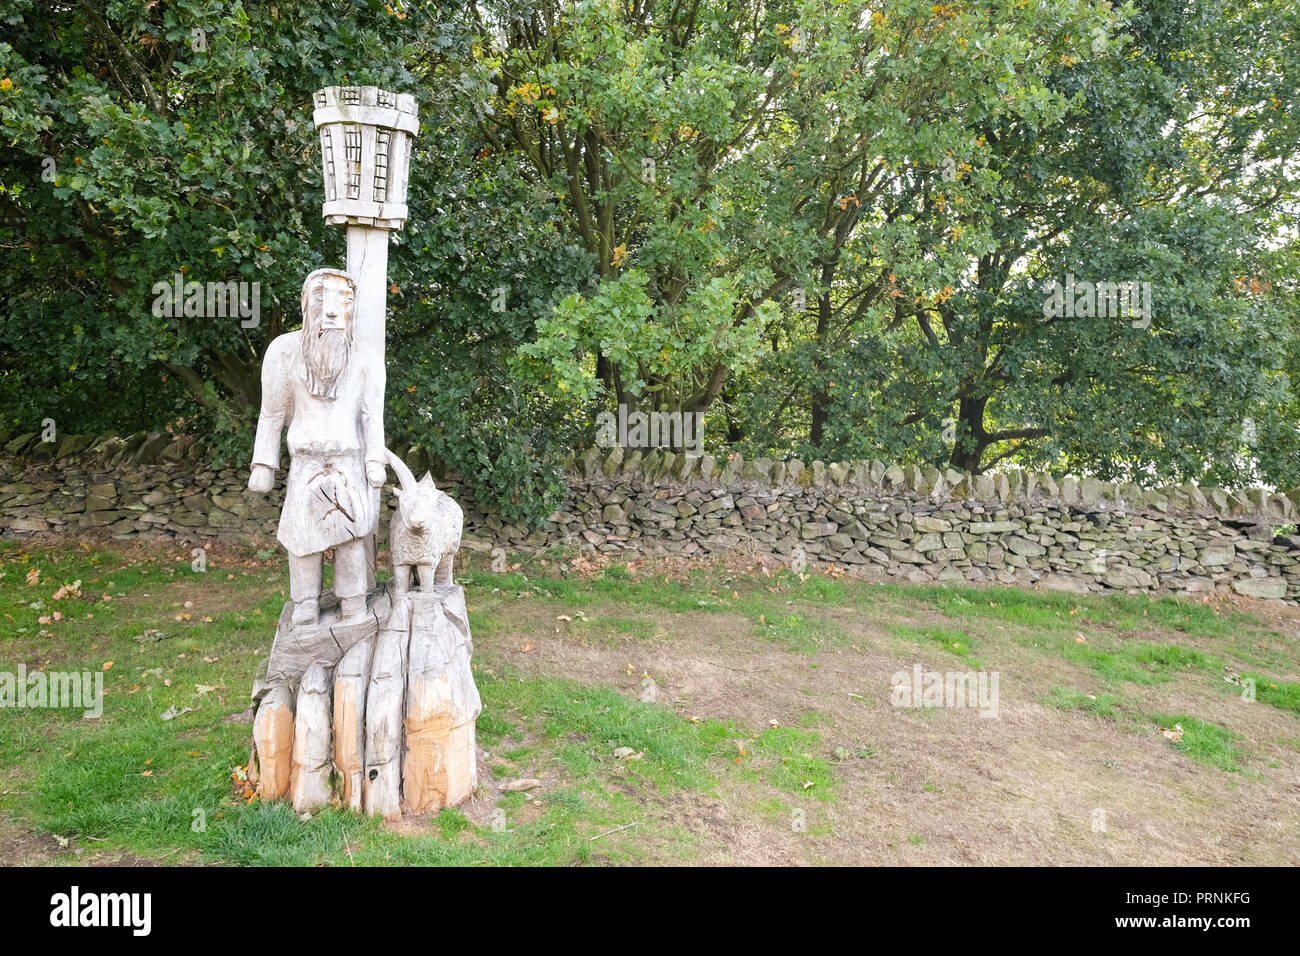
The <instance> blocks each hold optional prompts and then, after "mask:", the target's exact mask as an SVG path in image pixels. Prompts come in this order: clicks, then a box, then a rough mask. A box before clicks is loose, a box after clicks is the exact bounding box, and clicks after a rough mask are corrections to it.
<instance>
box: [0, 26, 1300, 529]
mask: <svg viewBox="0 0 1300 956" xmlns="http://www.w3.org/2000/svg"><path fill="white" fill-rule="evenodd" d="M0 22H3V23H4V24H5V33H4V40H3V41H0V137H3V140H4V143H5V145H6V147H7V149H6V151H5V153H4V155H3V157H0V248H3V249H4V255H3V258H2V259H0V302H2V303H3V305H0V399H3V407H4V413H3V418H0V430H6V431H7V430H11V429H19V430H23V431H31V430H34V429H35V428H37V427H38V426H39V422H40V421H41V419H43V418H45V417H53V418H54V419H55V420H56V422H57V423H58V426H59V428H60V430H61V431H62V432H63V433H69V432H76V431H98V430H101V429H108V428H116V429H119V430H135V429H139V428H145V427H148V428H153V427H159V426H162V425H164V424H166V423H173V424H174V426H175V427H182V428H192V429H195V430H198V431H201V432H202V433H204V435H205V437H206V438H208V440H209V443H210V444H211V445H212V446H213V447H214V448H215V449H216V450H217V451H218V452H219V453H220V454H221V456H222V457H223V458H224V459H225V460H231V461H242V460H243V459H244V458H245V457H246V455H247V450H248V447H249V444H250V441H251V431H252V424H253V422H254V420H255V416H256V407H257V401H258V391H259V381H258V374H257V373H258V368H259V365H260V361H261V356H262V355H263V353H264V352H265V349H266V346H267V344H268V342H269V341H270V339H271V338H273V337H274V336H275V335H277V334H280V333H281V332H284V331H287V330H289V329H292V328H293V327H295V326H296V324H297V322H298V321H299V316H298V294H299V289H300V284H301V281H302V278H303V277H304V276H305V275H306V274H307V273H308V272H310V271H311V270H312V269H314V268H316V267H318V266H320V265H322V264H340V263H341V262H342V260H343V258H344V254H343V253H344V250H343V242H342V236H341V233H340V231H339V230H337V229H332V228H326V227H325V226H324V224H323V222H322V221H321V219H320V217H319V216H318V215H317V210H318V203H319V202H320V200H321V179H320V165H319V156H318V150H319V146H318V143H317V141H316V135H315V132H314V130H313V128H312V126H311V124H310V122H309V113H308V109H309V104H310V97H311V94H312V93H313V91H314V90H316V89H317V88H319V87H320V86H323V85H326V84H333V83H377V84H380V85H382V86H385V87H387V88H390V89H395V90H400V91H406V92H411V93H414V94H415V95H416V97H417V100H418V101H419V104H420V110H421V129H420V133H419V135H418V136H417V137H416V140H415V154H414V156H413V158H412V165H411V172H410V181H411V190H410V197H409V203H410V209H411V212H410V218H409V221H408V226H407V228H406V230H405V231H404V232H403V233H401V234H400V235H399V236H398V237H397V238H396V239H395V240H394V244H393V246H392V248H391V253H390V274H389V278H390V280H391V282H392V283H393V287H394V288H393V290H392V291H391V292H390V295H389V304H390V306H391V308H390V314H389V321H388V328H389V343H388V356H389V383H390V388H389V397H388V408H387V418H386V424H387V429H388V433H389V436H390V444H392V445H395V446H396V445H401V446H402V447H406V446H408V445H412V444H415V445H420V446H423V447H424V448H426V449H427V450H428V451H429V452H430V453H431V454H432V455H433V456H434V458H435V459H437V461H438V462H439V465H440V467H442V468H447V469H451V470H454V471H457V472H459V473H460V474H462V475H463V476H464V477H465V478H466V479H467V480H468V481H469V483H470V485H471V486H472V488H473V489H474V491H475V493H476V495H477V496H478V497H479V498H480V499H482V503H484V504H487V505H493V506H496V507H499V508H501V509H502V510H504V511H505V512H506V514H507V515H508V516H509V517H511V518H527V519H530V520H536V519H539V518H541V517H544V516H545V514H546V513H547V512H548V511H549V509H550V508H551V507H552V506H553V505H554V504H555V503H556V501H557V499H558V497H559V495H560V492H561V486H560V483H559V476H558V473H557V470H556V468H557V462H558V459H559V452H560V451H561V450H565V449H568V448H572V447H574V446H580V445H582V444H584V443H586V442H589V441H590V440H591V439H592V438H593V437H594V436H593V433H594V430H595V416H596V414H597V413H598V412H599V411H601V410H602V409H605V408H607V407H609V406H610V405H612V404H613V403H616V402H624V403H627V404H628V405H629V406H631V407H634V408H635V407H641V408H655V409H666V410H673V411H675V410H682V411H700V412H705V413H706V423H707V430H706V437H705V441H706V444H708V445H711V446H713V447H712V448H711V450H713V451H715V452H720V451H721V450H722V449H721V448H720V447H718V446H721V445H723V444H726V445H728V446H732V447H735V448H737V449H738V450H740V451H742V452H744V453H745V454H747V455H754V454H759V453H762V454H767V455H776V456H782V455H787V454H791V453H797V454H800V455H802V456H804V457H805V458H822V459H823V460H829V459H831V458H832V457H875V458H882V459H888V460H895V461H902V462H916V463H921V462H927V463H933V464H938V465H947V464H950V465H953V466H954V467H958V468H965V469H970V470H973V471H975V470H986V469H988V468H990V467H993V466H996V465H997V464H998V463H999V462H1002V461H1011V462H1015V463H1017V464H1020V465H1026V466H1036V467H1051V468H1053V469H1058V470H1074V471H1079V472H1089V473H1092V474H1096V475H1098V476H1100V477H1104V478H1112V477H1114V478H1125V479H1128V478H1132V479H1136V480H1141V481H1153V482H1158V481H1164V480H1169V479H1185V478H1192V479H1198V480H1206V481H1214V482H1223V483H1230V484H1238V483H1245V482H1249V481H1255V480H1262V481H1265V482H1268V483H1272V484H1276V485H1283V486H1292V485H1295V484H1297V483H1300V430H1298V429H1297V427H1296V422H1297V420H1300V322H1298V321H1297V300H1298V295H1297V291H1298V290H1297V285H1296V282H1295V279H1294V276H1295V274H1296V270H1297V265H1300V245H1298V242H1300V240H1298V238H1297V235H1296V232H1295V229H1294V223H1295V221H1296V219H1297V216H1298V214H1300V202H1297V199H1298V194H1297V189H1300V175H1297V173H1298V172H1300V171H1298V170H1297V169H1296V156H1297V155H1300V150H1298V149H1297V146H1298V145H1300V77H1298V75H1297V72H1296V71H1295V70H1294V69H1292V65H1293V64H1294V63H1295V62H1296V60H1297V59H1300V30H1297V29H1296V27H1297V12H1296V10H1295V6H1294V4H1293V3H1291V2H1290V0H1247V2H1243V3H1232V4H1229V3H1225V2H1223V0H1192V2H1191V3H1184V2H1182V0H1135V2H1130V3H1125V4H1123V5H1109V4H1095V3H1092V2H1090V0H1048V2H1037V0H1035V2H1032V3H1026V2H1024V0H994V2H992V3H988V4H985V5H983V6H980V7H978V8H977V7H966V6H962V5H959V4H933V3H931V2H928V0H901V2H898V3H892V4H890V5H889V7H888V9H881V10H877V11H869V10H865V9H864V8H862V6H861V5H855V4H849V3H834V4H812V3H805V2H801V0H778V2H775V3H769V2H764V3H758V2H757V0H740V2H739V3H732V4H727V5H716V4H630V5H628V4H609V3H605V2H595V0H588V2H579V3H568V2H561V0H529V2H527V3H520V2H517V0H489V2H485V3H480V4H475V5H471V6H468V7H467V6H465V5H463V4H452V3H449V2H443V0H419V2H412V3H407V4H401V5H387V4H383V3H381V2H379V0H367V2H364V3H362V2H351V3H346V4H330V5H324V6H321V5H320V4H314V3H307V2H305V0H277V2H276V3H269V2H264V0H241V2H236V3H233V4H222V3H217V2H215V0H175V2H168V3H166V4H153V5H148V4H128V3H125V2H121V0H113V2H109V3H107V4H102V5H93V4H83V5H79V6H78V7H77V15H76V16H72V15H70V14H69V13H68V12H67V11H64V10H63V9H62V8H58V7H51V6H50V5H48V4H42V3H38V2H36V0H0ZM196 31H201V32H196ZM177 274H182V275H183V276H184V277H185V279H186V280H187V281H245V282H256V283H258V284H259V288H260V305H261V315H260V321H259V323H258V324H257V325H255V326H250V327H243V326H242V325H241V323H240V321H239V320H238V319H237V318H233V317H230V318H225V319H222V318H197V317H183V316H182V317H167V316H158V315H155V314H154V310H153V309H152V308H151V306H152V304H153V301H154V299H155V296H156V293H155V291H154V289H155V285H156V284H158V283H160V282H161V283H166V282H169V281H171V280H172V279H173V278H174V277H175V276H176V275H177ZM1067 275H1071V276H1074V277H1076V278H1077V279H1079V280H1081V281H1093V282H1097V281H1104V282H1121V281H1129V280H1133V281H1140V282H1146V283H1149V284H1150V288H1151V299H1152V310H1151V316H1150V321H1149V323H1148V322H1146V321H1145V319H1143V320H1142V321H1138V322H1134V321H1133V317H1132V316H1106V317H1100V316H1096V315H1075V316H1069V315H1062V316H1056V315H1052V314H1045V312H1044V300H1045V298H1046V292H1045V285H1046V283H1047V282H1048V281H1049V280H1057V281H1061V280H1064V278H1065V277H1066V276H1067Z"/></svg>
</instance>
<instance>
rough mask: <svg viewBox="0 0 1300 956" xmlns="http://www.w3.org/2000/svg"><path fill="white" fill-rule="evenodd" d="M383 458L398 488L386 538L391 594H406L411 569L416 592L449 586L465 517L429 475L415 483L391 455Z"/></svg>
mask: <svg viewBox="0 0 1300 956" xmlns="http://www.w3.org/2000/svg"><path fill="white" fill-rule="evenodd" d="M387 455H388V463H389V465H391V466H392V469H393V471H394V472H395V473H396V474H397V478H398V481H399V482H400V484H401V486H402V487H401V488H400V489H399V490H397V491H394V492H393V494H394V495H395V496H396V497H397V498H398V500H399V501H400V502H401V504H400V505H399V507H398V509H397V512H396V513H395V514H394V515H393V519H392V524H391V525H390V530H389V535H388V547H389V551H390V553H391V554H392V559H393V593H394V594H395V595H398V596H400V595H402V594H405V593H406V591H407V588H408V586H409V584H410V578H411V570H412V569H416V574H417V575H418V576H419V579H420V590H422V591H427V590H428V589H429V588H431V587H432V586H433V585H434V584H435V583H438V584H450V583H451V581H452V560H453V558H454V557H455V555H456V552H457V551H458V550H460V537H461V532H462V530H463V528H464V524H465V515H464V513H463V512H462V511H461V508H460V505H458V504H456V502H455V501H454V500H453V499H452V497H451V496H450V495H448V494H446V493H445V492H442V491H439V490H438V489H437V487H435V486H434V483H433V476H432V475H430V474H429V473H428V472H425V475H424V477H423V478H421V479H420V480H419V481H418V482H417V481H416V480H415V475H414V474H413V473H412V472H411V469H410V468H408V467H407V466H406V463H405V462H403V461H402V460H401V459H400V458H398V457H397V456H396V455H394V454H393V453H392V452H391V451H389V452H387ZM435 579H436V581H435Z"/></svg>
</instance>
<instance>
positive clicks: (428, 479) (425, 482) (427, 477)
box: [420, 471, 433, 488]
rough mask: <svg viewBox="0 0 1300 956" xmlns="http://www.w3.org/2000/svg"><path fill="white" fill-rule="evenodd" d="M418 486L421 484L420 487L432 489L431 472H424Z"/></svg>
mask: <svg viewBox="0 0 1300 956" xmlns="http://www.w3.org/2000/svg"><path fill="white" fill-rule="evenodd" d="M420 484H422V485H428V486H429V487H430V488H432V487H433V473H432V472H428V471H426V472H425V473H424V477H423V478H421V479H420Z"/></svg>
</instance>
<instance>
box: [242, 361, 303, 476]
mask: <svg viewBox="0 0 1300 956" xmlns="http://www.w3.org/2000/svg"><path fill="white" fill-rule="evenodd" d="M276 346H277V343H276V342H273V343H271V348H270V349H268V350H267V353H266V358H265V359H264V360H263V361H262V410H261V414H259V415H258V417H257V438H256V439H255V440H254V442H253V470H252V473H251V474H250V475H249V476H248V487H249V488H250V489H251V490H252V491H270V490H271V486H272V485H273V484H274V483H275V470H276V469H277V468H279V467H280V433H281V432H282V431H283V430H284V426H285V422H286V421H287V420H288V419H289V418H290V417H291V416H292V414H293V409H292V404H293V394H292V392H291V391H290V389H289V387H288V382H287V381H286V380H285V375H284V361H283V352H282V350H281V349H279V348H277V347H276Z"/></svg>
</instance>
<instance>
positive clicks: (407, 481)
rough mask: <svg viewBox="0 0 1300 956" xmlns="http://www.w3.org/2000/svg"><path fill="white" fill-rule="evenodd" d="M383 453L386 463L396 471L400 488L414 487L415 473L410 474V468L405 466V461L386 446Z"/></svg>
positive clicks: (408, 488)
mask: <svg viewBox="0 0 1300 956" xmlns="http://www.w3.org/2000/svg"><path fill="white" fill-rule="evenodd" d="M384 454H385V455H387V456H388V463H389V464H390V465H392V466H393V471H395V472H397V480H398V481H399V482H401V485H402V490H403V491H410V490H412V489H413V488H414V487H415V475H413V474H411V469H409V468H407V467H406V462H404V461H402V459H400V458H398V457H397V456H396V455H394V454H393V453H392V452H391V451H389V450H388V449H387V448H385V449H384Z"/></svg>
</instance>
